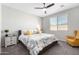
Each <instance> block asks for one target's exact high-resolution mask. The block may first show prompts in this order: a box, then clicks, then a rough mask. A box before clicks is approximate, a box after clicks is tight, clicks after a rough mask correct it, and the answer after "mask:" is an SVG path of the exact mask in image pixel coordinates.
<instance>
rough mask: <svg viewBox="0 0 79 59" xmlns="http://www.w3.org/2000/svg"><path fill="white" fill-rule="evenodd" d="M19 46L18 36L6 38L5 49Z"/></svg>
mask: <svg viewBox="0 0 79 59" xmlns="http://www.w3.org/2000/svg"><path fill="white" fill-rule="evenodd" d="M13 44H17V37H16V36H7V37H5V47H7V46H10V45H13Z"/></svg>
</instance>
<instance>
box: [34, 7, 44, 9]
mask: <svg viewBox="0 0 79 59" xmlns="http://www.w3.org/2000/svg"><path fill="white" fill-rule="evenodd" d="M35 9H43V7H35Z"/></svg>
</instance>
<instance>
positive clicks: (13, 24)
mask: <svg viewBox="0 0 79 59" xmlns="http://www.w3.org/2000/svg"><path fill="white" fill-rule="evenodd" d="M37 26H41V18H40V17H37V16H34V15H30V14H27V13H24V12H22V11H19V10H16V9H13V8H10V7H7V6H4V5H3V6H2V30H5V29H9V30H15V31H16V30H20V29H21V30H27V29H33V28H36V27H37Z"/></svg>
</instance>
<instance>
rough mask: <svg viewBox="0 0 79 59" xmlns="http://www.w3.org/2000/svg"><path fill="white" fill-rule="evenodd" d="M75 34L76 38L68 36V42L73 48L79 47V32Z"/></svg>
mask: <svg viewBox="0 0 79 59" xmlns="http://www.w3.org/2000/svg"><path fill="white" fill-rule="evenodd" d="M74 34H75V35H74V36H67V42H68V44H70V45H71V46H79V31H75V32H74Z"/></svg>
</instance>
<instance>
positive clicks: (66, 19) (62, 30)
mask: <svg viewBox="0 0 79 59" xmlns="http://www.w3.org/2000/svg"><path fill="white" fill-rule="evenodd" d="M63 15H64V16H66V20H67V23H65V24H58V17H61V16H63ZM53 17H56V18H57V25H56V26H57V30H51V29H50V30H51V31H68V14H61V15H58V16H53ZM53 17H51V18H53ZM59 25H67V29H66V30H65V29H63V30H59ZM50 26H51V24H50ZM49 28H50V27H49Z"/></svg>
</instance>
